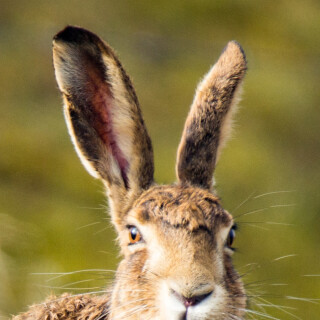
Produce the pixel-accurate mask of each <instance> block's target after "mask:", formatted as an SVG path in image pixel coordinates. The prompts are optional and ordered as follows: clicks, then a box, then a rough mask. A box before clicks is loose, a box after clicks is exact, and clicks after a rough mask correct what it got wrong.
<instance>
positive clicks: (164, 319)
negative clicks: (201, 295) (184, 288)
mask: <svg viewBox="0 0 320 320" xmlns="http://www.w3.org/2000/svg"><path fill="white" fill-rule="evenodd" d="M224 295H225V292H224V290H223V289H222V288H220V287H219V286H216V287H215V292H214V293H213V294H211V295H210V296H209V297H207V298H206V299H204V300H203V301H202V302H200V303H199V304H197V305H195V306H191V307H189V308H188V310H187V309H186V307H185V306H184V305H183V303H182V302H181V301H180V300H179V299H178V298H177V297H176V296H175V295H173V294H171V292H170V289H169V287H168V286H167V285H166V284H165V283H163V285H162V286H161V289H160V292H159V299H160V308H159V309H160V313H161V315H160V319H161V320H182V319H184V316H185V314H186V311H187V318H186V320H207V319H208V320H209V319H215V318H213V317H215V316H216V317H217V319H220V317H219V315H220V316H221V314H223V305H224V299H223V296H224Z"/></svg>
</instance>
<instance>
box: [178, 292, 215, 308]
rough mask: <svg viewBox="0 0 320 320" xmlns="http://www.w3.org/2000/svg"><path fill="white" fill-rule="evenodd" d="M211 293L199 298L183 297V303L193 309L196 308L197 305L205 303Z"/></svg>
mask: <svg viewBox="0 0 320 320" xmlns="http://www.w3.org/2000/svg"><path fill="white" fill-rule="evenodd" d="M211 293H212V291H211V292H208V293H206V294H201V295H198V296H193V297H190V298H186V297H182V298H183V300H184V301H183V303H184V305H185V306H186V307H191V306H195V305H196V304H198V303H200V302H201V301H203V300H204V299H205V298H207V297H208V296H210V294H211Z"/></svg>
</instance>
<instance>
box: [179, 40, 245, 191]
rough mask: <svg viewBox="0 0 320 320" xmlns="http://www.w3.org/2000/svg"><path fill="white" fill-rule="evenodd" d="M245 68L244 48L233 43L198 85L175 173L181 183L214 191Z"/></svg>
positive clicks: (180, 146)
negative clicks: (216, 172)
mask: <svg viewBox="0 0 320 320" xmlns="http://www.w3.org/2000/svg"><path fill="white" fill-rule="evenodd" d="M246 69H247V64H246V58H245V55H244V52H243V50H242V48H241V47H240V45H239V44H238V43H237V42H235V41H231V42H229V43H228V45H227V47H226V48H225V49H224V51H223V52H222V54H221V56H220V58H219V60H218V61H217V63H216V64H215V65H214V66H213V67H212V69H211V70H210V71H209V73H208V74H207V75H206V76H205V78H204V79H203V81H202V82H201V83H200V84H199V86H198V88H197V91H196V94H195V98H194V101H193V104H192V106H191V110H190V112H189V115H188V118H187V120H186V123H185V127H184V131H183V135H182V138H181V142H180V145H179V148H178V155H177V166H176V172H177V177H178V180H179V182H180V183H183V184H185V183H187V184H191V185H194V186H199V187H202V188H207V189H210V188H211V184H212V176H213V171H214V169H215V165H216V162H217V158H218V156H219V152H220V149H221V147H222V146H223V144H224V143H225V141H226V140H227V137H228V135H229V132H230V129H231V122H232V113H234V110H235V109H236V104H237V100H238V97H239V87H240V84H241V82H242V79H243V77H244V75H245V72H246Z"/></svg>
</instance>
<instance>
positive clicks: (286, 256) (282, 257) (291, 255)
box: [272, 253, 298, 262]
mask: <svg viewBox="0 0 320 320" xmlns="http://www.w3.org/2000/svg"><path fill="white" fill-rule="evenodd" d="M297 256H298V255H297V254H294V253H293V254H287V255H285V256H281V257H278V258H275V259H273V260H272V262H274V261H279V260H283V259H286V258H292V257H297Z"/></svg>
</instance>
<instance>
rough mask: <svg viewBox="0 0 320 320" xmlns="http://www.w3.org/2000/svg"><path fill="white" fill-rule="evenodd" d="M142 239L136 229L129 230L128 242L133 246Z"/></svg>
mask: <svg viewBox="0 0 320 320" xmlns="http://www.w3.org/2000/svg"><path fill="white" fill-rule="evenodd" d="M141 239H142V237H141V233H140V231H139V230H138V229H137V228H136V227H130V228H129V242H130V244H134V243H137V242H139V241H140V240H141Z"/></svg>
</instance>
